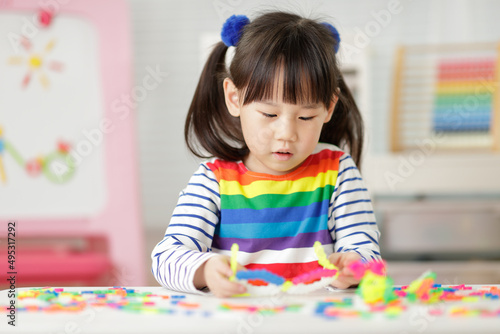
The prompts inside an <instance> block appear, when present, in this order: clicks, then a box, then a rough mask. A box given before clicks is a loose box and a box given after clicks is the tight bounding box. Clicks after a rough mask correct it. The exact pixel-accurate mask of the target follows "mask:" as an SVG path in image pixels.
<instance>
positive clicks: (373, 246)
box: [328, 153, 381, 261]
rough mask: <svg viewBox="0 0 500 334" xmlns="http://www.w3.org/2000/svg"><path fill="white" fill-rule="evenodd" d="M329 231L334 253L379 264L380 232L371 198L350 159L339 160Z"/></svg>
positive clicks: (331, 204)
mask: <svg viewBox="0 0 500 334" xmlns="http://www.w3.org/2000/svg"><path fill="white" fill-rule="evenodd" d="M328 228H329V230H330V234H331V236H332V239H333V242H334V245H335V248H334V249H335V252H356V253H358V254H359V255H361V257H362V258H363V259H365V260H368V261H369V260H380V259H381V256H380V247H379V236H380V232H379V230H378V227H377V223H376V220H375V214H374V212H373V206H372V202H371V199H370V194H369V193H368V190H367V189H366V187H365V185H364V182H363V179H362V178H361V174H360V173H359V170H358V168H357V167H356V165H355V163H354V161H353V160H352V158H351V156H350V155H349V154H347V153H345V154H344V155H343V156H342V157H341V158H340V163H339V173H338V176H337V184H336V186H335V191H334V193H333V195H332V198H331V200H330V212H329V221H328Z"/></svg>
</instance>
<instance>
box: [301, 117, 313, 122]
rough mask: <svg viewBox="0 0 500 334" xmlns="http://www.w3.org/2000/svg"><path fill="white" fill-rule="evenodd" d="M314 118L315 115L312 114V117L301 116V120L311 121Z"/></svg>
mask: <svg viewBox="0 0 500 334" xmlns="http://www.w3.org/2000/svg"><path fill="white" fill-rule="evenodd" d="M313 118H314V116H311V117H299V119H300V120H303V121H310V120H312V119H313Z"/></svg>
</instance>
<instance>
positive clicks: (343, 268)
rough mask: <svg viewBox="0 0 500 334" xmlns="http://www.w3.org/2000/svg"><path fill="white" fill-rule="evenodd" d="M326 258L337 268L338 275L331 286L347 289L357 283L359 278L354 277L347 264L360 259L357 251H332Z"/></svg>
mask: <svg viewBox="0 0 500 334" xmlns="http://www.w3.org/2000/svg"><path fill="white" fill-rule="evenodd" d="M328 260H329V261H330V262H331V263H333V264H334V265H335V266H336V267H337V268H339V275H338V276H337V279H336V280H335V281H333V283H332V284H331V285H332V286H334V287H336V288H338V289H347V288H349V287H350V286H353V285H356V284H358V283H359V280H357V279H355V278H354V273H353V272H352V271H351V270H349V268H348V266H349V264H351V263H353V262H356V261H359V260H361V256H360V255H359V254H358V253H356V252H346V253H333V254H330V256H329V257H328Z"/></svg>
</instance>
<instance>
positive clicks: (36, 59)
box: [8, 36, 64, 89]
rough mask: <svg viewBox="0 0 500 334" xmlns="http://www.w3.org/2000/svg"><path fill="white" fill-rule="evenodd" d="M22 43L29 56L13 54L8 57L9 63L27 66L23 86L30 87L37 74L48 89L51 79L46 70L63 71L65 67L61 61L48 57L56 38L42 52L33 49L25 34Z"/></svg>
mask: <svg viewBox="0 0 500 334" xmlns="http://www.w3.org/2000/svg"><path fill="white" fill-rule="evenodd" d="M20 44H21V45H22V47H23V49H24V50H25V51H26V52H27V56H11V57H10V58H9V59H8V63H9V64H10V65H15V66H26V68H27V72H26V74H25V75H24V78H23V79H22V82H21V86H22V88H26V87H28V85H29V84H30V83H31V81H32V79H33V76H34V75H35V74H36V75H38V79H39V80H40V84H41V85H42V87H43V88H45V89H48V88H49V86H50V81H49V78H48V76H47V74H46V71H47V70H49V71H53V72H61V71H62V70H63V68H64V66H63V64H62V63H61V62H59V61H54V60H48V59H47V54H48V53H50V51H52V49H53V48H54V46H55V44H56V42H55V40H54V39H52V40H50V41H49V42H48V43H47V44H46V45H45V48H44V49H43V50H42V52H36V51H33V50H32V49H33V44H32V43H31V41H30V40H29V39H28V38H26V37H24V36H22V37H21V41H20Z"/></svg>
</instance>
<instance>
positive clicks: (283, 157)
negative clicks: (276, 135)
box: [273, 151, 293, 161]
mask: <svg viewBox="0 0 500 334" xmlns="http://www.w3.org/2000/svg"><path fill="white" fill-rule="evenodd" d="M273 156H274V157H275V158H276V159H277V160H279V161H287V160H290V159H291V158H292V156H293V154H292V153H290V152H281V151H278V152H274V153H273Z"/></svg>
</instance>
